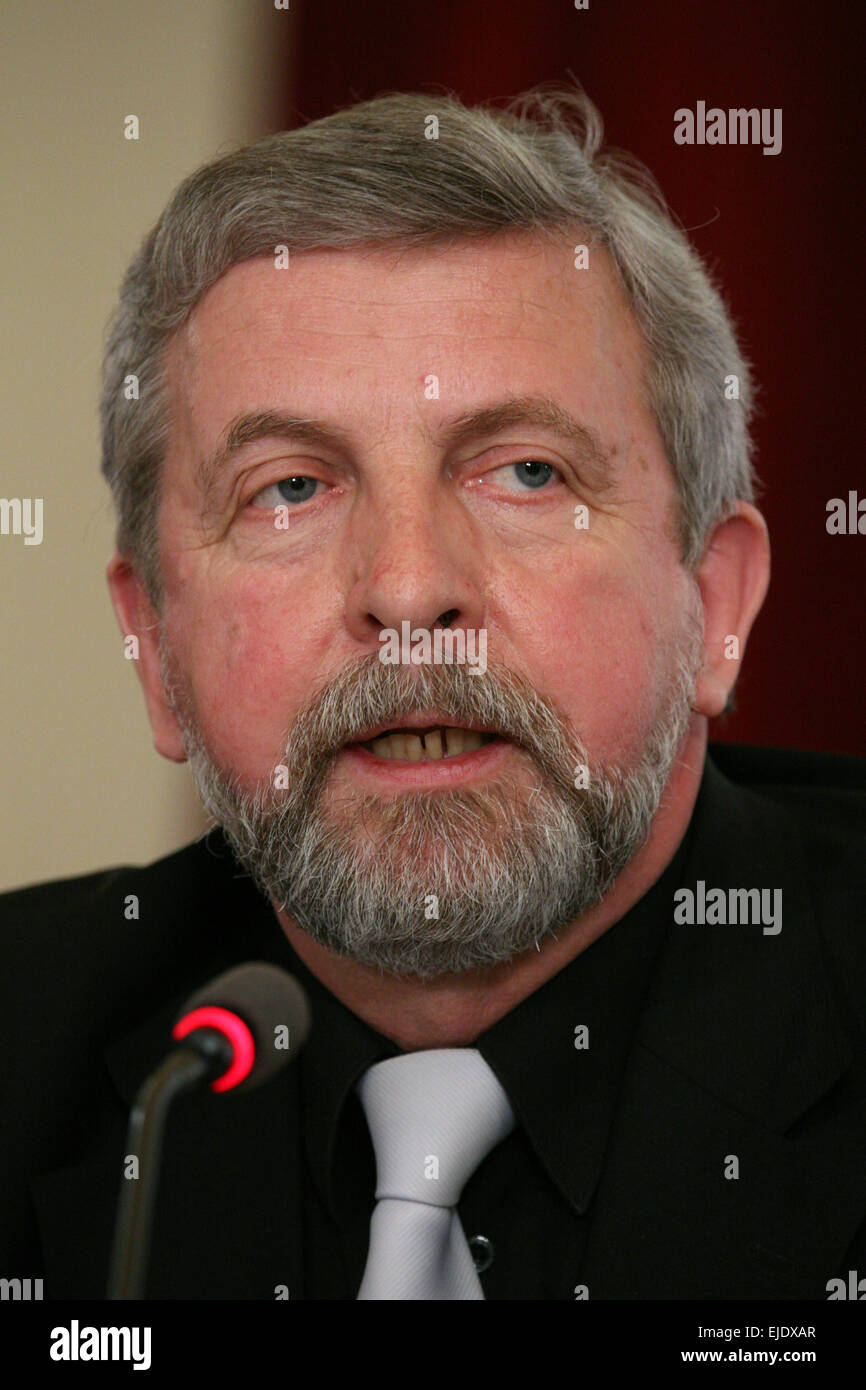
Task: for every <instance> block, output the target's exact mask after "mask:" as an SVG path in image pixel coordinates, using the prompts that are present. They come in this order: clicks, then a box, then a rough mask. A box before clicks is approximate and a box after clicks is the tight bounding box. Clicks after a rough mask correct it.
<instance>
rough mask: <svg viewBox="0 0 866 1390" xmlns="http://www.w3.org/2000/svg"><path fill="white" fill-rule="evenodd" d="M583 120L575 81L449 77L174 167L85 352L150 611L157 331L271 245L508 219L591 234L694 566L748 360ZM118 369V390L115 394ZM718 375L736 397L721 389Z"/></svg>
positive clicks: (629, 165)
mask: <svg viewBox="0 0 866 1390" xmlns="http://www.w3.org/2000/svg"><path fill="white" fill-rule="evenodd" d="M433 117H435V118H436V122H438V129H435V130H434V125H435V123H434V122H433V120H432V118H433ZM434 133H435V136H436V138H430V136H431V135H433V134H434ZM602 136H603V129H602V121H601V117H600V115H599V112H598V111H597V109H596V108H595V106H594V105H593V104H592V102H591V101H590V100H589V98H588V97H587V96H586V95H585V93H584V92H583V91H582V90H581V89H580V88H579V87H575V89H571V88H568V87H557V86H553V87H542V88H536V89H535V90H533V91H531V92H525V93H523V94H522V95H520V96H518V97H516V98H514V100H513V101H511V102H510V103H509V105H508V106H507V108H506V109H504V110H499V109H495V108H491V107H486V106H481V107H466V106H464V105H463V104H462V102H461V101H460V100H459V99H458V98H457V97H456V96H454V95H453V94H448V95H445V96H441V97H431V96H425V95H422V94H417V93H389V94H387V95H384V96H380V97H377V98H376V99H374V100H372V101H366V102H362V103H359V104H357V105H355V106H350V107H347V108H346V109H345V110H340V111H337V112H336V113H334V114H333V115H331V116H327V117H325V118H324V119H322V120H318V121H314V122H312V123H310V124H308V125H305V126H302V127H301V128H300V129H297V130H292V131H281V132H279V133H278V134H276V135H270V136H267V137H266V138H264V139H262V140H258V141H257V142H255V143H254V144H250V145H246V146H244V147H242V148H239V149H237V150H235V151H232V152H230V153H227V154H223V155H221V156H219V157H218V158H217V159H214V160H212V161H211V162H209V163H207V164H205V165H202V166H201V167H200V168H199V169H196V170H195V171H194V172H193V173H192V174H190V175H189V177H188V178H186V179H184V181H183V182H182V183H181V184H180V185H179V187H178V188H177V189H176V191H175V193H174V194H173V196H172V198H171V200H170V202H169V204H168V206H167V207H166V209H165V211H164V212H163V213H162V216H161V217H160V218H159V220H158V222H157V223H156V225H155V226H154V227H153V229H152V230H151V231H150V232H149V234H148V235H147V236H146V237H145V239H144V242H143V243H142V245H141V248H140V250H139V251H138V253H137V254H136V256H135V257H134V259H133V261H132V263H131V265H130V266H129V268H128V270H127V272H126V275H125V277H124V280H123V284H122V287H121V292H120V299H119V303H118V305H117V307H116V309H115V311H114V313H113V315H112V318H111V320H110V322H109V325H108V330H107V337H106V349H105V358H104V366H103V390H102V400H101V419H102V471H103V473H104V475H105V477H106V478H107V480H108V482H109V484H110V486H111V489H112V493H113V497H114V504H115V509H116V513H117V544H118V548H119V549H120V551H121V552H122V553H124V554H126V555H128V556H130V557H131V558H132V559H133V561H134V563H135V565H136V568H137V570H138V572H139V574H140V576H141V578H142V581H143V582H144V584H145V586H146V587H147V590H148V593H149V594H150V597H151V599H152V601H153V602H154V605H155V607H156V608H157V609H158V610H159V608H160V607H161V603H162V578H161V570H160V559H159V537H158V513H159V498H160V473H161V467H162V460H163V458H164V456H165V451H166V448H167V445H168V434H169V411H168V402H167V391H166V382H165V377H164V357H165V349H166V347H167V345H168V342H169V339H170V338H171V336H172V334H174V333H175V332H176V331H177V330H178V329H179V328H180V327H181V326H182V325H183V323H184V322H185V320H186V318H187V316H188V315H189V314H190V313H191V311H192V309H193V308H194V307H195V305H196V304H197V303H198V302H199V300H200V299H201V298H202V297H203V295H204V294H205V293H206V292H207V290H208V289H209V288H210V287H211V286H212V285H213V284H214V283H215V282H216V281H217V280H219V279H220V277H221V276H223V275H224V274H226V272H227V271H228V270H230V269H231V267H232V266H234V265H236V264H238V263H239V262H241V261H245V260H248V259H250V258H252V257H255V256H262V255H268V256H273V255H274V252H275V247H277V246H280V245H286V246H288V248H289V250H290V252H301V251H310V250H318V249H328V250H340V249H352V248H361V247H364V246H395V247H399V246H423V245H432V244H434V243H436V242H444V241H447V240H450V239H451V238H456V237H476V238H479V237H484V236H490V235H493V234H495V233H502V232H507V231H517V230H519V229H524V230H526V231H533V232H537V233H540V234H543V235H546V236H550V237H556V238H558V239H560V240H561V238H562V236H563V234H565V233H566V232H568V231H573V230H575V229H577V228H579V229H582V234H583V235H588V237H589V239H590V242H593V243H595V244H596V245H601V246H604V247H605V248H607V250H608V251H609V253H610V254H611V256H612V258H613V261H614V263H615V265H616V267H617V270H618V273H619V275H620V277H621V279H622V282H623V285H624V288H625V291H626V293H627V295H628V298H629V301H630V303H631V305H632V307H633V310H634V313H635V316H636V318H637V321H638V323H639V324H640V326H641V328H642V330H643V334H644V337H645V339H646V342H647V345H648V348H649V363H650V365H649V369H648V374H647V376H648V379H647V381H646V383H645V388H646V392H647V399H648V401H649V404H650V406H651V408H652V410H653V412H654V414H655V417H656V420H657V422H658V425H659V428H660V431H661V435H662V439H663V441H664V445H665V449H666V453H667V458H668V461H669V464H670V467H671V469H672V472H673V476H674V480H675V482H676V486H677V491H678V495H679V504H680V505H679V521H678V525H679V538H680V546H681V552H682V560H683V563H684V564H685V565H687V566H688V567H689V568H691V569H693V568H694V567H695V566H696V565H697V563H698V561H699V560H700V557H701V555H702V554H703V550H704V546H705V543H706V540H707V538H708V536H709V533H710V531H711V530H712V528H713V527H714V526H715V525H716V524H717V522H719V521H721V520H722V519H724V517H725V516H726V515H728V514H730V512H731V511H732V509H733V508H734V506H735V504H736V502H737V500H738V499H740V498H742V499H744V500H746V501H753V500H754V481H755V480H754V474H753V470H752V462H751V452H752V446H751V440H750V436H749V429H748V422H749V417H750V415H751V411H752V403H753V385H752V380H751V373H750V368H749V364H748V362H747V361H746V360H745V358H744V357H743V355H742V353H741V351H740V348H739V346H738V344H737V339H736V334H735V331H734V325H733V323H732V320H731V318H730V316H729V314H728V312H727V309H726V307H725V304H724V301H723V299H722V297H721V294H720V292H719V290H718V288H717V287H716V285H715V283H714V281H713V278H712V276H711V275H710V273H709V272H708V270H707V268H706V267H705V266H704V265H703V263H702V261H701V260H700V258H699V256H698V254H697V252H696V251H695V250H694V249H693V248H692V247H691V245H690V243H689V241H688V238H687V237H686V235H685V233H684V232H683V231H681V230H680V229H679V228H678V227H677V226H676V225H675V224H674V222H673V221H672V219H671V216H670V214H669V212H668V210H667V207H666V204H665V201H664V198H663V196H662V194H661V192H660V190H659V189H658V186H657V185H656V183H655V181H654V180H653V177H652V175H651V174H650V173H649V172H648V171H647V170H646V169H645V168H643V166H641V165H640V164H638V163H637V161H635V160H633V159H631V158H630V157H629V156H627V155H623V154H621V153H619V152H615V151H610V150H602ZM132 375H134V376H135V377H137V378H138V399H136V400H130V399H127V380H128V378H129V377H130V376H132ZM730 376H735V377H736V378H737V379H738V389H739V398H738V399H726V395H725V378H726V377H730Z"/></svg>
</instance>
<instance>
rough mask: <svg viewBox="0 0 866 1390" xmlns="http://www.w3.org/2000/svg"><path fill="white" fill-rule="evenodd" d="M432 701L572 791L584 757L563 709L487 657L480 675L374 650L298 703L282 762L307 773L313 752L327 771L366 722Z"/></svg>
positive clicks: (386, 719) (415, 710)
mask: <svg viewBox="0 0 866 1390" xmlns="http://www.w3.org/2000/svg"><path fill="white" fill-rule="evenodd" d="M431 709H432V710H435V711H436V712H437V713H438V714H439V715H441V716H442V717H443V718H444V719H448V720H450V721H452V722H453V723H454V724H458V725H459V724H475V725H482V726H483V727H484V728H485V729H487V730H488V731H489V732H491V733H493V734H496V735H498V736H499V737H500V738H506V739H510V740H511V742H512V743H514V744H516V745H517V746H518V747H519V748H522V749H523V750H524V751H525V752H527V753H528V754H529V755H530V756H531V757H532V758H533V759H534V760H535V761H536V763H538V764H539V765H540V766H541V768H542V769H543V770H544V771H545V772H546V773H547V775H548V776H550V777H551V778H553V779H554V781H556V782H557V784H558V785H560V786H564V787H566V788H567V789H568V790H569V791H571V792H572V793H573V780H572V779H573V777H574V768H575V764H576V763H586V762H587V759H586V756H585V754H584V750H583V747H582V745H581V744H580V741H579V740H578V739H577V738H576V737H575V735H573V734H572V733H571V731H570V729H569V725H568V722H567V720H566V719H565V716H564V715H563V714H562V713H561V712H560V711H559V709H558V708H557V707H556V705H555V703H554V702H553V701H552V700H549V699H546V698H545V697H543V696H542V695H540V694H539V692H538V691H537V690H536V688H535V687H534V686H533V685H532V684H531V683H530V682H529V681H528V680H527V679H526V678H525V677H524V676H523V675H521V674H520V673H518V672H517V671H514V670H512V669H511V668H510V667H506V666H504V665H502V664H501V663H498V662H491V661H488V664H487V670H486V672H485V673H484V675H483V676H478V675H472V674H470V672H469V670H468V669H467V668H466V667H465V666H461V665H457V664H454V665H447V664H443V665H426V666H419V667H408V666H396V665H387V664H384V663H383V662H381V661H380V660H379V657H378V653H371V654H370V655H368V656H364V657H360V658H359V659H358V660H356V661H354V662H352V663H350V664H349V665H348V666H346V667H345V668H344V669H343V670H342V671H340V673H339V674H338V675H337V676H336V677H334V679H333V680H331V681H329V682H328V683H327V684H326V685H324V686H322V687H321V688H320V689H319V690H317V691H316V692H315V693H314V694H313V695H312V696H311V697H310V698H309V699H308V700H307V701H306V702H305V703H304V705H302V707H301V709H300V710H299V711H298V714H297V716H296V718H295V721H294V723H293V725H292V728H291V730H290V732H289V734H288V737H287V740H286V745H285V757H286V766H287V767H288V770H289V773H290V775H293V774H298V773H300V772H302V771H304V770H306V772H307V774H309V768H310V760H311V756H314V757H315V761H316V763H317V766H318V770H319V772H320V775H321V777H322V778H324V777H325V776H327V773H328V772H329V770H330V768H331V767H332V765H333V763H334V761H335V760H336V758H337V756H338V754H339V752H340V750H341V749H342V748H343V746H344V745H345V744H347V743H352V742H354V741H356V740H357V739H358V738H360V736H361V735H362V734H364V733H365V732H366V730H368V729H369V728H371V727H376V726H381V725H387V724H392V725H399V723H400V719H401V718H402V717H403V716H405V715H410V714H421V713H423V712H425V711H429V710H431Z"/></svg>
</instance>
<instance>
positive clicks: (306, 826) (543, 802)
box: [161, 614, 703, 980]
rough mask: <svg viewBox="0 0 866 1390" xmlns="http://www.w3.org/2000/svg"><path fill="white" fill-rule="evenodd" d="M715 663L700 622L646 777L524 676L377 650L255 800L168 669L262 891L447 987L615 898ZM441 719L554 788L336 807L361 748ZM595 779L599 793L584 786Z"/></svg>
mask: <svg viewBox="0 0 866 1390" xmlns="http://www.w3.org/2000/svg"><path fill="white" fill-rule="evenodd" d="M702 652H703V643H702V632H701V630H700V626H699V625H698V623H697V621H696V619H695V617H694V615H692V614H690V615H689V620H688V621H687V622H686V624H685V626H684V629H683V634H682V637H681V641H680V644H679V647H678V650H677V652H676V654H675V659H674V661H673V663H672V670H671V676H670V680H669V684H668V689H667V691H666V692H665V698H664V699H663V700H662V702H661V708H660V713H659V715H658V717H657V719H656V721H655V723H654V725H653V727H652V728H651V730H650V732H649V734H648V736H647V738H646V740H645V744H644V748H643V752H642V755H641V757H640V759H639V761H638V763H637V765H636V766H635V767H634V768H632V769H623V768H621V767H617V766H613V765H606V766H605V765H601V764H593V762H592V761H591V759H590V758H589V756H588V755H587V753H586V751H585V749H584V748H583V746H582V744H581V743H580V741H579V740H578V739H577V738H576V737H575V736H574V735H573V733H572V732H571V730H570V728H569V725H568V723H567V721H566V720H565V718H564V717H563V716H562V715H561V714H560V713H559V712H558V711H557V710H556V708H555V706H554V705H553V704H552V703H551V702H549V701H547V700H545V699H542V697H541V696H540V695H539V694H538V693H537V691H535V690H534V689H533V688H532V686H531V685H529V684H528V682H526V681H524V680H523V679H522V678H520V677H518V676H517V675H516V674H515V673H513V672H512V671H510V670H509V669H508V668H505V667H500V666H497V665H494V664H492V663H488V667H487V671H486V673H485V674H484V675H483V676H480V675H475V676H473V675H470V674H469V671H468V670H467V668H466V667H465V666H458V665H440V666H434V665H429V666H421V667H412V666H409V667H403V666H392V665H384V664H382V663H381V662H380V661H379V659H378V655H377V654H373V655H371V656H368V657H364V658H362V659H360V660H359V661H357V662H355V663H354V664H352V665H350V666H348V667H346V668H345V669H344V670H343V671H341V672H340V674H339V676H338V677H337V678H336V679H335V680H333V681H332V682H331V683H330V684H329V685H327V686H326V687H325V688H324V689H323V690H321V691H319V692H318V693H317V694H316V695H315V696H313V697H312V699H311V700H310V701H308V703H307V704H306V705H305V706H304V708H303V709H302V710H301V711H300V713H299V714H298V716H297V718H296V720H295V723H294V725H293V727H292V729H291V731H290V734H289V736H288V739H287V743H286V751H285V757H284V758H283V764H284V766H285V768H286V769H287V770H288V776H287V779H285V780H287V783H288V786H287V789H286V790H276V789H275V788H274V785H273V780H269V781H268V782H266V783H265V784H263V785H260V786H259V787H258V788H257V790H256V791H255V792H254V793H248V792H244V791H241V790H239V789H238V787H237V783H236V780H235V779H234V778H233V777H232V776H230V775H226V774H225V773H224V772H222V771H221V770H220V769H219V768H218V767H217V766H216V765H215V764H214V763H213V762H212V761H211V758H210V756H209V754H208V752H207V750H206V749H205V746H204V743H203V740H202V736H201V731H200V727H199V722H198V719H197V717H196V715H195V712H194V710H193V708H192V703H191V700H190V699H189V696H188V693H187V688H186V685H185V682H184V681H183V680H182V679H181V678H180V677H179V676H178V674H177V673H176V672H175V671H174V669H173V662H172V659H171V655H170V653H169V652H168V650H167V649H166V648H165V647H164V646H163V647H161V658H162V671H163V681H164V685H165V688H166V692H167V695H168V698H169V701H170V703H171V706H172V709H173V710H174V712H175V715H176V717H177V719H178V722H179V723H180V725H181V728H182V730H183V732H184V740H185V747H186V752H187V756H188V758H189V762H190V766H191V768H192V772H193V776H194V779H195V782H196V786H197V788H198V792H199V795H200V797H201V800H202V802H203V804H204V807H205V809H206V811H207V812H208V813H209V814H210V815H211V816H212V817H213V818H214V820H215V821H216V822H217V823H218V824H219V825H220V826H221V827H222V829H223V831H224V833H225V835H226V838H227V840H228V842H229V844H230V845H231V847H232V850H233V852H234V854H235V856H236V857H237V859H238V861H239V863H240V864H241V865H242V867H243V868H244V869H246V870H247V872H248V873H249V874H250V875H251V876H252V878H253V879H254V881H255V883H256V884H257V886H258V887H259V889H260V890H261V892H262V893H264V894H265V895H266V896H267V897H269V898H270V899H271V900H272V901H273V902H274V903H276V904H277V905H278V906H279V907H280V908H282V909H283V910H284V911H285V912H286V913H287V914H288V915H289V917H291V918H292V919H293V920H294V921H295V922H296V923H297V925H298V926H299V927H301V928H302V929H303V930H304V931H305V932H306V933H307V934H308V935H309V936H310V937H311V938H312V939H313V940H314V941H316V942H318V943H319V944H320V945H321V946H324V947H326V949H328V950H329V951H333V952H335V953H336V954H337V955H340V956H343V957H345V958H347V959H349V960H353V961H357V962H359V963H361V964H363V965H368V966H376V967H378V968H380V969H381V970H383V971H385V972H387V973H389V974H393V975H400V976H415V977H417V978H419V979H422V980H429V979H432V978H434V977H435V976H438V975H443V974H447V973H451V972H458V973H459V972H463V971H467V970H476V969H479V968H481V967H489V966H494V965H499V964H502V963H503V962H507V961H510V960H512V959H513V958H514V957H515V956H518V955H520V954H522V953H523V952H524V951H527V950H530V949H531V948H532V947H536V948H537V949H540V944H541V943H542V942H543V941H545V940H546V939H547V938H550V937H554V936H555V935H556V933H557V931H558V930H559V929H560V928H562V927H564V926H565V925H567V924H568V923H569V922H571V921H573V919H574V918H576V917H579V916H580V915H582V914H583V913H585V912H587V911H588V910H589V909H590V908H591V907H593V906H594V905H595V904H596V903H598V902H599V901H600V899H601V898H602V897H603V896H604V894H605V893H606V892H607V891H608V889H609V888H610V886H611V885H612V883H613V882H614V880H615V878H616V877H617V875H618V874H619V873H620V872H621V871H622V869H623V868H624V867H625V866H626V864H628V863H629V862H630V860H631V859H632V858H633V857H634V856H635V854H636V853H637V852H638V850H639V849H640V848H641V846H642V845H643V844H644V842H645V841H646V839H647V836H648V834H649V831H650V827H651V825H652V822H653V819H654V817H655V814H656V812H657V810H658V807H659V802H660V800H661V796H662V793H663V791H664V788H665V786H666V784H667V781H668V778H669V776H670V773H671V770H672V768H673V765H674V761H675V759H676V754H677V750H678V748H679V746H680V743H681V741H682V739H683V737H684V735H685V733H686V731H687V729H688V727H689V721H690V716H691V700H692V696H693V690H694V680H695V676H696V674H697V671H698V670H699V669H700V665H701V661H702ZM431 708H433V709H436V710H438V711H439V712H440V714H442V715H443V716H447V717H448V718H450V719H451V720H452V722H453V723H455V724H460V723H472V724H482V725H484V726H485V727H486V728H488V729H490V730H492V731H494V732H496V733H498V734H501V735H503V736H505V737H507V738H510V739H511V740H512V741H513V742H514V743H516V744H517V745H518V746H519V748H521V749H522V750H523V751H524V753H525V754H526V755H528V759H529V764H530V765H531V766H532V767H533V769H534V772H535V774H536V776H535V783H536V785H535V786H534V787H533V788H532V789H529V790H528V789H527V787H526V785H525V783H523V782H519V781H518V780H517V779H516V778H514V777H513V776H508V775H502V774H500V775H499V776H498V777H492V778H491V781H490V784H489V785H487V786H484V787H481V788H473V789H471V790H459V791H435V792H426V791H425V792H405V793H396V794H394V795H393V796H390V797H389V796H383V795H371V794H365V795H358V796H356V797H353V798H352V799H351V800H343V801H341V802H340V803H339V804H336V802H335V801H334V799H332V802H331V803H330V804H328V803H327V802H326V800H325V798H324V796H323V792H324V789H325V786H326V784H327V782H328V778H329V775H330V772H331V770H332V768H333V765H334V761H335V759H336V757H337V754H338V753H339V750H340V749H341V748H342V746H343V745H344V744H345V743H347V742H350V741H351V740H353V739H354V738H357V736H358V735H359V734H361V733H363V732H364V731H365V730H366V729H368V728H369V727H371V726H375V725H381V724H383V723H384V724H387V723H390V724H391V725H392V726H397V725H399V723H400V716H402V715H406V714H408V713H412V712H423V711H424V710H425V709H431ZM522 761H523V762H524V764H526V758H524V759H522ZM581 765H582V766H584V767H586V768H588V770H589V778H588V786H587V787H585V788H578V787H575V772H576V769H577V768H578V767H579V766H581Z"/></svg>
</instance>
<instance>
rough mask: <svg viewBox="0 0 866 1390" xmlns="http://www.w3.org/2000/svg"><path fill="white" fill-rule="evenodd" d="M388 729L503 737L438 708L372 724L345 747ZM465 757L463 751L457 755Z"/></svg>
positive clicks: (375, 736)
mask: <svg viewBox="0 0 866 1390" xmlns="http://www.w3.org/2000/svg"><path fill="white" fill-rule="evenodd" d="M388 729H474V730H475V732H476V733H479V734H493V736H494V737H495V738H499V737H501V735H500V734H499V733H498V732H497V730H496V729H491V728H490V727H489V725H487V724H472V723H469V724H462V723H460V724H458V723H457V722H456V721H455V720H454V719H452V718H451V717H450V715H441V714H439V712H438V711H437V710H435V709H434V710H428V711H426V712H425V711H423V710H422V712H421V713H420V714H398V715H396V716H395V717H394V718H393V719H388V720H386V721H385V723H384V724H371V725H370V727H369V729H366V730H364V732H363V733H361V734H359V735H358V736H357V738H354V739H353V740H352V742H351V743H346V744H344V745H343V746H344V748H357V747H358V746H359V745H360V744H362V743H369V742H370V740H371V739H373V738H378V737H379V735H380V734H384V733H385V732H386V731H387V730H388ZM457 756H458V757H463V756H464V755H463V754H462V753H460V754H458V755H457Z"/></svg>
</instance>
